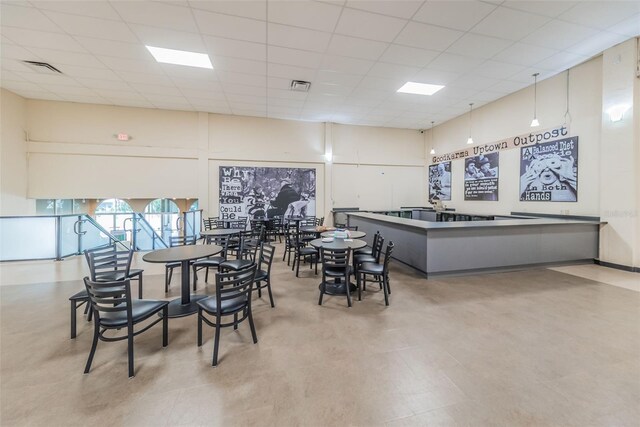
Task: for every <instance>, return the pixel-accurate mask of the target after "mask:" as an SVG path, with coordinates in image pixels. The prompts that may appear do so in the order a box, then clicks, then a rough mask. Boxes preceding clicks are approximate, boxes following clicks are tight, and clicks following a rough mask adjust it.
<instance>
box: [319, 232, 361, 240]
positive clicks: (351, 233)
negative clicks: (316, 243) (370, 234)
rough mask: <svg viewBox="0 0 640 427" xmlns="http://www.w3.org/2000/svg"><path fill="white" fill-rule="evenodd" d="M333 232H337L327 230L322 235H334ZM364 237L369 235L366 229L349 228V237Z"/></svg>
mask: <svg viewBox="0 0 640 427" xmlns="http://www.w3.org/2000/svg"><path fill="white" fill-rule="evenodd" d="M333 233H335V230H334V231H325V232H324V233H322V234H320V235H321V236H322V237H334V236H333ZM363 237H367V233H365V232H364V231H353V230H349V237H348V238H349V239H362V238H363Z"/></svg>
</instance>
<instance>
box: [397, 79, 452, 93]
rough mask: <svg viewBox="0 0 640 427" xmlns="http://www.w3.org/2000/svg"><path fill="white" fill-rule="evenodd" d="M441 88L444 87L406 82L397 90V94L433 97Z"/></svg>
mask: <svg viewBox="0 0 640 427" xmlns="http://www.w3.org/2000/svg"><path fill="white" fill-rule="evenodd" d="M443 87H444V86H443V85H431V84H428V83H416V82H406V83H405V84H404V85H403V86H402V87H401V88H400V89H398V92H402V93H413V94H415V95H433V94H434V93H436V92H437V91H439V90H440V89H442V88H443Z"/></svg>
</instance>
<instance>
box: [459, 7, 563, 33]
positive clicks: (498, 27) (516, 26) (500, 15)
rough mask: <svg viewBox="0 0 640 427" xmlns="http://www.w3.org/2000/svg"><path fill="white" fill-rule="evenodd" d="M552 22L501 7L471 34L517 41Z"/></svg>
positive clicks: (545, 18) (546, 18)
mask: <svg viewBox="0 0 640 427" xmlns="http://www.w3.org/2000/svg"><path fill="white" fill-rule="evenodd" d="M550 20H551V18H549V17H545V16H540V15H534V14H532V13H527V12H521V11H518V10H513V9H507V8H504V7H499V8H497V9H496V10H494V11H493V12H491V13H490V14H489V15H488V16H487V17H485V18H484V19H483V20H482V21H480V23H478V25H476V26H475V27H473V29H472V30H471V32H473V33H476V34H482V35H485V36H493V37H499V38H503V39H506V40H513V41H517V40H520V39H521V38H523V37H525V36H526V35H528V34H530V33H531V32H533V31H535V30H537V29H538V28H540V27H542V26H543V25H544V24H546V23H547V22H549V21H550Z"/></svg>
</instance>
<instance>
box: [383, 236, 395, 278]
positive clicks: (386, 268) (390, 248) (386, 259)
mask: <svg viewBox="0 0 640 427" xmlns="http://www.w3.org/2000/svg"><path fill="white" fill-rule="evenodd" d="M393 247H394V245H393V242H392V241H389V244H388V245H387V250H386V251H385V253H384V274H388V273H389V262H391V254H393Z"/></svg>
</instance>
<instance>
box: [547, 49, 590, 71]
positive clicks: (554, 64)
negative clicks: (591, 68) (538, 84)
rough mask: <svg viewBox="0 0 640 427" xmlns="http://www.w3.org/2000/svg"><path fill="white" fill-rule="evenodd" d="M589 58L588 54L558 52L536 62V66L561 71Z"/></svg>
mask: <svg viewBox="0 0 640 427" xmlns="http://www.w3.org/2000/svg"><path fill="white" fill-rule="evenodd" d="M587 59H589V57H588V56H584V55H577V54H575V53H569V52H560V53H556V54H555V55H553V56H552V57H550V58H547V59H545V60H544V61H541V62H538V63H537V64H536V67H540V68H544V69H547V70H556V71H563V70H566V69H567V68H571V67H573V66H575V65H578V64H579V63H581V62H584V61H586V60H587Z"/></svg>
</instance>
